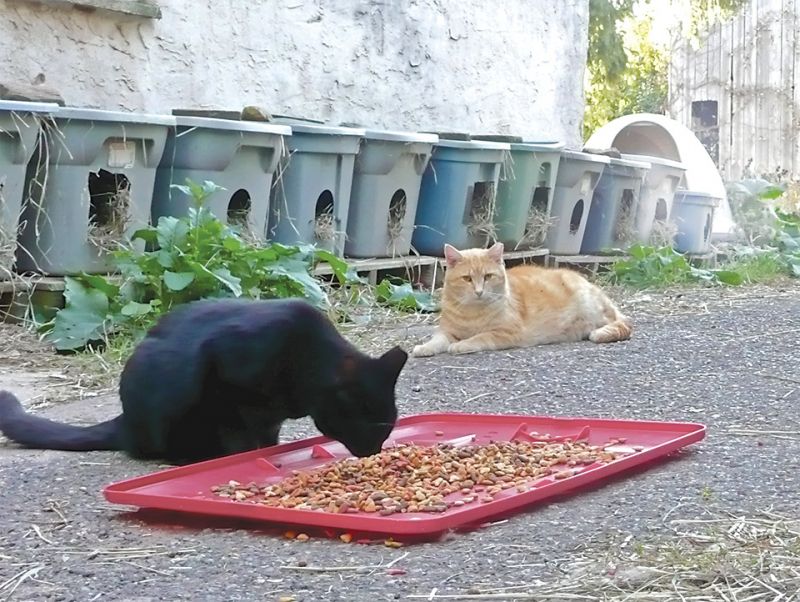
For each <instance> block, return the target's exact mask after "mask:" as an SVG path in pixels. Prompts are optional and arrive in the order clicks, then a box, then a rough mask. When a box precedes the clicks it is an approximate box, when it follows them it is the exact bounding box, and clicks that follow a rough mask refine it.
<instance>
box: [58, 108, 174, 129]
mask: <svg viewBox="0 0 800 602" xmlns="http://www.w3.org/2000/svg"><path fill="white" fill-rule="evenodd" d="M55 117H57V118H58V119H80V120H83V121H114V122H117V123H142V124H147V125H175V118H174V117H172V116H171V115H150V114H147V113H126V112H123V111H103V110H100V109H85V108H82V107H59V109H58V111H56V113H55Z"/></svg>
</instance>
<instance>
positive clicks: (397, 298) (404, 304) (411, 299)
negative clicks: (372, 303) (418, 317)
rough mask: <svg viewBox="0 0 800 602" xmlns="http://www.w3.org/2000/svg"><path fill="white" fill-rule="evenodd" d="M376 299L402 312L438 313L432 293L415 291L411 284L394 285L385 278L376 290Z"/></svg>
mask: <svg viewBox="0 0 800 602" xmlns="http://www.w3.org/2000/svg"><path fill="white" fill-rule="evenodd" d="M375 299H376V300H377V301H378V302H379V303H382V304H384V305H390V306H393V307H395V308H397V309H400V310H402V311H412V312H413V311H424V312H435V311H438V306H437V305H436V303H435V302H434V300H433V297H432V296H431V294H430V293H426V292H422V291H415V290H414V289H413V287H412V286H411V284H410V283H408V282H400V283H394V282H392V281H391V280H390V279H388V278H384V279H383V280H382V281H381V283H380V284H378V286H377V287H376V288H375Z"/></svg>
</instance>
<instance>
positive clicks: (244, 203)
mask: <svg viewBox="0 0 800 602" xmlns="http://www.w3.org/2000/svg"><path fill="white" fill-rule="evenodd" d="M249 219H250V193H249V192H247V191H246V190H245V189H244V188H240V189H239V190H237V191H236V192H234V193H233V195H232V196H231V200H230V202H229V203H228V223H229V224H238V225H245V224H247V221H248V220H249Z"/></svg>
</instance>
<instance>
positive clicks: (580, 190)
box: [544, 150, 609, 255]
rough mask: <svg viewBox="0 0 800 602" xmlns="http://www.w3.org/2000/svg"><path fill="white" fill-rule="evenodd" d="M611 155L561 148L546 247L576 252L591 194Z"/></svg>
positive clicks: (557, 251)
mask: <svg viewBox="0 0 800 602" xmlns="http://www.w3.org/2000/svg"><path fill="white" fill-rule="evenodd" d="M608 164H609V158H608V157H605V156H602V155H592V154H589V153H582V152H579V151H572V150H563V151H561V160H560V161H559V163H558V175H557V176H556V185H555V189H554V190H553V202H552V205H551V207H550V217H551V219H550V224H549V226H548V229H547V238H546V239H545V243H544V244H545V247H547V249H548V250H549V251H550V253H551V254H553V255H577V254H579V253H580V250H581V244H582V243H583V234H584V232H585V230H586V222H587V220H588V218H589V210H590V209H591V205H592V195H593V194H594V189H595V187H596V186H597V183H598V182H599V181H600V176H601V175H603V171H604V170H605V168H606V166H607V165H608Z"/></svg>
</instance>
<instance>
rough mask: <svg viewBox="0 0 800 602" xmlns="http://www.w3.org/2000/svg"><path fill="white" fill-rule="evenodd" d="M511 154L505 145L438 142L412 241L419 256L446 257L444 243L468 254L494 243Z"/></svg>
mask: <svg viewBox="0 0 800 602" xmlns="http://www.w3.org/2000/svg"><path fill="white" fill-rule="evenodd" d="M510 150H511V147H510V145H509V144H507V143H505V142H488V141H477V140H471V141H469V140H442V139H440V140H439V142H438V144H437V145H436V146H435V147H434V149H433V154H432V156H431V160H430V162H429V163H428V168H427V169H426V170H425V175H423V177H422V186H421V189H420V195H419V205H418V206H417V217H416V223H415V226H414V236H413V237H412V244H413V246H414V248H415V249H416V250H417V251H418V252H420V253H422V254H425V255H435V256H439V257H441V256H442V255H443V253H444V244H445V243H450V244H451V245H453V246H455V247H457V248H460V249H466V248H474V247H485V246H486V245H487V243H489V242H491V240H490V238H491V236H490V234H491V230H492V229H493V227H494V226H493V223H494V218H495V202H496V195H497V184H498V180H499V177H500V169H501V167H502V164H503V161H504V160H505V158H506V155H507V153H508V151H510Z"/></svg>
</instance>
